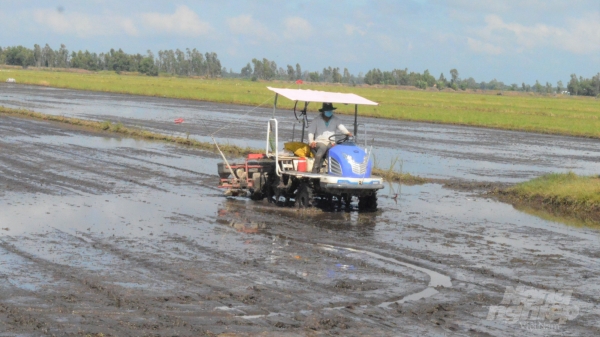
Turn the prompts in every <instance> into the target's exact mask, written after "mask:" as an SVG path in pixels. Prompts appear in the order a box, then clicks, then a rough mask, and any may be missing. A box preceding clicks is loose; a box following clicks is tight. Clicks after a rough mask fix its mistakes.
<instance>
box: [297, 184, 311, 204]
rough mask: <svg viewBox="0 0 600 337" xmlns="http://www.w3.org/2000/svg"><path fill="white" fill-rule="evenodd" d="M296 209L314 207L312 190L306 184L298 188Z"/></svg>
mask: <svg viewBox="0 0 600 337" xmlns="http://www.w3.org/2000/svg"><path fill="white" fill-rule="evenodd" d="M295 199H296V207H298V208H308V207H312V205H313V194H312V189H311V188H310V187H309V186H308V184H306V183H302V184H300V186H298V190H297V191H296V196H295Z"/></svg>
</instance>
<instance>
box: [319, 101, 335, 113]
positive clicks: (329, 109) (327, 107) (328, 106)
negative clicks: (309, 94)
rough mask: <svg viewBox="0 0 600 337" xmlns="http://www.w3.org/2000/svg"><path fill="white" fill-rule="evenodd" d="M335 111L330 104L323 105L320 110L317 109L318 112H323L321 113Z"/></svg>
mask: <svg viewBox="0 0 600 337" xmlns="http://www.w3.org/2000/svg"><path fill="white" fill-rule="evenodd" d="M335 109H337V108H335V107H334V106H333V104H331V103H323V107H322V108H321V109H319V111H320V112H323V111H331V110H335Z"/></svg>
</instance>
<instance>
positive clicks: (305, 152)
mask: <svg viewBox="0 0 600 337" xmlns="http://www.w3.org/2000/svg"><path fill="white" fill-rule="evenodd" d="M283 148H284V149H286V150H288V151H292V152H294V154H295V155H296V156H298V157H309V158H312V157H314V155H313V153H312V151H310V146H308V144H305V143H301V142H288V143H285V144H283Z"/></svg>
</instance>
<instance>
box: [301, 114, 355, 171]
mask: <svg viewBox="0 0 600 337" xmlns="http://www.w3.org/2000/svg"><path fill="white" fill-rule="evenodd" d="M335 109H337V108H335V107H333V104H331V103H323V107H322V108H321V109H319V111H320V112H321V114H320V115H319V116H318V117H316V118H315V119H313V120H312V122H311V123H310V126H309V127H308V143H309V144H310V148H311V151H312V152H313V153H314V154H315V163H314V165H313V169H312V173H319V170H320V169H321V165H322V164H323V156H325V153H327V150H329V149H330V148H331V147H332V146H333V145H334V144H335V142H334V141H333V140H332V139H329V137H331V136H333V135H334V134H335V131H336V130H339V131H340V132H341V133H343V134H345V135H347V136H352V133H351V132H350V131H348V129H346V127H345V126H344V125H342V124H341V123H342V122H341V121H340V120H339V118H337V117H336V116H334V114H333V110H335Z"/></svg>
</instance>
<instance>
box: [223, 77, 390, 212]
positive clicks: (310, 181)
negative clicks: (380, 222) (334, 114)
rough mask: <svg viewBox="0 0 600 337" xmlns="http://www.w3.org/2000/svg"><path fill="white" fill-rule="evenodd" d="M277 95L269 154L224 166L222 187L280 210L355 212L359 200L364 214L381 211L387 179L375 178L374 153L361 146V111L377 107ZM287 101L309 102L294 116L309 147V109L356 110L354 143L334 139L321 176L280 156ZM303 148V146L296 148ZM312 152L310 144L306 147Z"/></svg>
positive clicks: (337, 97) (333, 97)
mask: <svg viewBox="0 0 600 337" xmlns="http://www.w3.org/2000/svg"><path fill="white" fill-rule="evenodd" d="M268 89H269V90H271V91H273V92H275V103H274V105H273V116H272V118H271V119H269V122H268V124H267V144H266V148H265V153H264V154H251V155H248V158H246V160H245V162H244V163H240V164H229V163H228V162H227V161H224V162H223V163H219V165H218V168H219V176H220V177H221V182H220V184H219V187H222V188H225V189H227V192H226V193H228V194H233V195H237V194H241V193H243V192H247V193H249V194H250V196H251V198H253V199H255V200H262V199H264V198H267V200H268V201H269V202H272V203H275V204H277V205H289V204H291V203H292V201H293V203H294V204H295V205H296V206H297V207H299V208H306V207H312V206H316V205H322V206H325V207H339V208H342V207H345V208H346V209H351V204H352V202H353V200H355V199H358V209H359V210H362V211H374V210H376V209H377V191H378V190H379V189H382V188H383V179H382V178H381V177H376V176H373V175H372V174H371V171H372V169H373V158H372V154H371V150H369V149H367V148H366V144H365V148H363V147H360V146H359V145H358V144H357V143H356V139H355V137H356V134H357V132H358V124H357V118H358V105H359V104H364V105H377V103H375V102H372V101H370V100H367V99H365V98H363V97H360V96H358V95H355V94H346V93H333V92H324V91H314V90H301V89H280V88H268ZM279 95H281V96H283V97H286V98H288V99H291V100H293V101H295V102H296V106H297V104H298V102H299V101H300V102H302V101H303V102H305V103H304V109H303V110H302V111H300V115H299V116H298V114H297V113H296V107H294V114H295V115H296V118H297V119H298V120H299V121H301V123H302V129H301V130H302V135H301V138H300V140H301V142H303V141H304V138H305V137H304V136H305V129H306V127H307V126H308V120H307V117H306V109H307V106H308V103H309V102H318V103H322V102H325V103H338V104H353V105H354V106H355V109H354V111H355V114H354V133H353V134H354V137H348V136H345V135H332V136H331V137H330V140H331V141H332V142H334V143H335V146H333V147H332V148H331V149H329V151H328V153H327V155H326V160H324V162H323V166H322V167H320V168H318V170H317V171H318V173H312V172H311V171H312V165H311V163H312V162H311V159H310V158H307V157H308V156H301V155H300V156H298V155H297V152H296V154H295V155H292V154H290V153H289V152H285V153H284V152H282V151H281V150H279V146H278V145H279V134H278V131H279V127H278V121H277V119H276V118H275V109H276V107H277V99H278V96H279ZM296 144H297V143H296ZM306 146H307V144H306Z"/></svg>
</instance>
